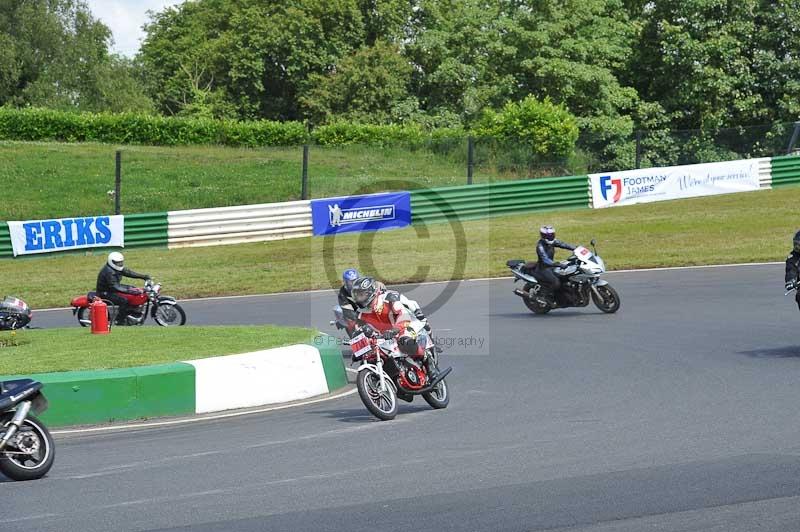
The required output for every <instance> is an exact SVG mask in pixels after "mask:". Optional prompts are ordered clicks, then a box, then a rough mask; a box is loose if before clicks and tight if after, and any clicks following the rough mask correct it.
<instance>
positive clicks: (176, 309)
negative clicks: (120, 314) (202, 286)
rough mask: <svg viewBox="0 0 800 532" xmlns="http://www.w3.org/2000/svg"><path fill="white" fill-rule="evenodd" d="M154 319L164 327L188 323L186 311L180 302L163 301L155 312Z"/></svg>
mask: <svg viewBox="0 0 800 532" xmlns="http://www.w3.org/2000/svg"><path fill="white" fill-rule="evenodd" d="M153 319H154V320H156V323H158V324H159V325H161V326H162V327H171V326H174V325H185V324H186V312H184V311H183V308H181V306H180V305H179V304H178V303H161V304H160V305H158V307H156V309H155V312H153Z"/></svg>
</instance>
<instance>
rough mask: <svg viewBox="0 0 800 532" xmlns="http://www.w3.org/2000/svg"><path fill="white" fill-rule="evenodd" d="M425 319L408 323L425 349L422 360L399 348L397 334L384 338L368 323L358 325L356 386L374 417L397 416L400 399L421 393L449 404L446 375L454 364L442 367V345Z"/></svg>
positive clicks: (440, 404) (354, 344) (435, 405)
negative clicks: (434, 340)
mask: <svg viewBox="0 0 800 532" xmlns="http://www.w3.org/2000/svg"><path fill="white" fill-rule="evenodd" d="M426 323H427V321H426V320H424V319H423V320H416V321H414V322H412V323H411V324H409V327H412V328H413V330H414V332H415V333H416V340H417V343H418V344H419V345H420V346H422V347H423V348H424V350H425V355H424V357H423V358H422V359H420V360H415V359H412V358H411V357H409V356H407V355H405V354H404V353H402V352H401V351H400V349H399V348H398V346H397V338H396V337H393V338H385V337H384V335H383V334H381V333H380V332H378V331H377V330H376V329H375V328H374V327H372V326H370V325H369V324H365V325H361V326H359V327H358V328H356V329H355V331H354V334H353V337H352V338H351V339H350V348H351V349H352V351H353V360H354V361H360V362H361V365H360V366H359V367H358V370H357V371H358V375H357V377H356V387H357V388H358V395H359V396H360V397H361V400H362V401H363V402H364V406H366V407H367V410H369V411H370V412H371V413H372V414H373V415H374V416H375V417H377V418H378V419H381V420H390V419H394V417H395V416H396V415H397V399H398V398H400V399H403V400H405V401H408V402H411V401H413V399H414V396H415V395H421V396H422V398H423V399H425V401H426V402H427V403H428V404H429V405H431V406H432V407H433V408H436V409H439V408H447V405H448V404H449V403H450V393H449V391H448V389H447V383H446V382H445V377H447V375H449V374H450V372H451V371H452V370H453V368H447V369H444V370H439V348H437V346H436V345H435V344H434V342H433V339H432V338H431V337H430V335H429V334H428V331H427V330H426V328H425V325H426Z"/></svg>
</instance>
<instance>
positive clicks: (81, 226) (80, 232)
mask: <svg viewBox="0 0 800 532" xmlns="http://www.w3.org/2000/svg"><path fill="white" fill-rule="evenodd" d="M8 230H9V232H10V233H11V246H12V248H13V250H14V256H15V257H16V256H18V255H31V254H34V253H52V252H54V251H67V250H70V249H83V248H98V247H123V246H124V245H125V217H124V216H121V215H120V216H86V217H81V218H62V219H58V220H28V221H25V222H8Z"/></svg>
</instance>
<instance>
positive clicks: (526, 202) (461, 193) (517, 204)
mask: <svg viewBox="0 0 800 532" xmlns="http://www.w3.org/2000/svg"><path fill="white" fill-rule="evenodd" d="M588 207H589V179H588V177H587V176H585V175H580V176H569V177H544V178H539V179H526V180H522V181H503V182H497V183H489V184H484V185H465V186H460V187H440V188H430V189H423V190H414V191H411V216H412V221H413V222H414V223H418V222H421V223H429V222H439V221H446V220H450V219H456V218H457V219H460V220H468V219H474V218H485V217H488V216H498V215H503V214H515V213H523V212H531V211H538V210H553V209H578V208H588Z"/></svg>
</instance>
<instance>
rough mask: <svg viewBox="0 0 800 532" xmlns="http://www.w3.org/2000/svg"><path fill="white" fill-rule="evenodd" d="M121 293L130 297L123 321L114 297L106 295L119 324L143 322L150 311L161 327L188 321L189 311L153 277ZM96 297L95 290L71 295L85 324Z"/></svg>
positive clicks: (74, 308)
mask: <svg viewBox="0 0 800 532" xmlns="http://www.w3.org/2000/svg"><path fill="white" fill-rule="evenodd" d="M120 295H121V296H122V297H124V298H125V299H127V300H128V309H129V310H128V314H127V315H126V316H125V319H124V321H121V322H120V320H118V319H117V315H116V314H117V307H116V306H115V305H114V303H112V302H111V301H109V300H107V299H103V301H105V303H106V305H108V313H109V323H114V324H116V325H142V324H144V322H145V320H146V319H147V316H148V315H150V316H152V318H153V319H154V320H155V322H156V323H157V324H159V325H161V326H162V327H168V326H173V325H184V324H185V323H186V312H185V311H184V310H183V308H182V307H181V305H180V304H179V303H178V301H177V300H176V299H175V298H174V297H171V296H167V295H163V294H161V285H160V284H159V283H156V282H154V281H152V280H150V279H148V280H146V281H145V283H144V288H142V289H141V290H139V291H138V292H137V293H135V294H123V293H120ZM96 297H97V293H96V292H94V291H92V292H89V293H88V294H85V295H81V296H77V297H75V298H73V299H72V301H71V302H70V306H72V314H73V315H75V316H76V317H77V319H78V323H79V324H80V325H81V326H82V327H88V326H89V325H90V324H91V319H90V314H89V310H90V309H89V307H90V306H91V304H92V301H94V299H95V298H96Z"/></svg>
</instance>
